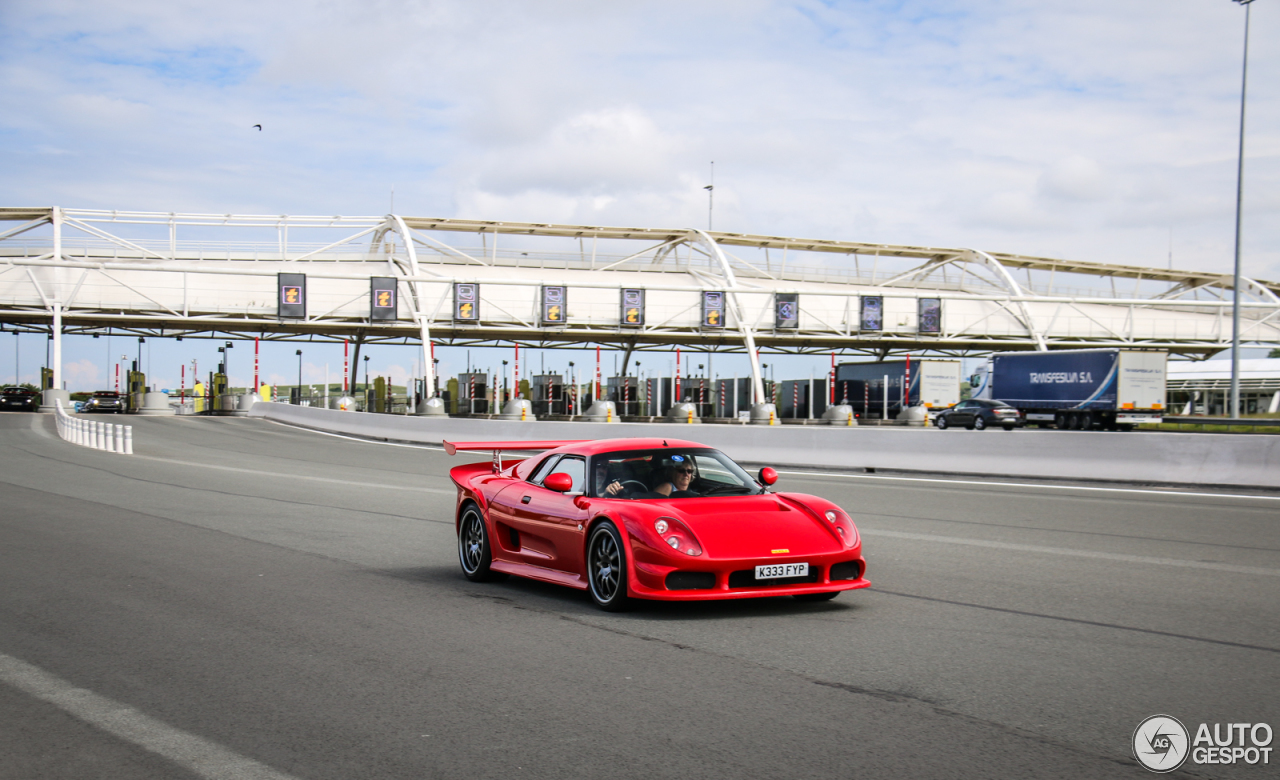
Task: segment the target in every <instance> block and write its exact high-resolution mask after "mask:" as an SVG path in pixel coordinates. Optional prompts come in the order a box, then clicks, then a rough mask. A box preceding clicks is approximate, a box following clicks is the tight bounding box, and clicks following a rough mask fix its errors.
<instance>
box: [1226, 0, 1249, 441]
mask: <svg viewBox="0 0 1280 780" xmlns="http://www.w3.org/2000/svg"><path fill="white" fill-rule="evenodd" d="M1234 2H1237V3H1239V4H1240V5H1243V6H1244V65H1243V66H1242V67H1241V74H1240V149H1239V153H1238V155H1237V157H1236V258H1235V272H1234V275H1233V276H1232V284H1231V409H1230V410H1229V411H1228V416H1230V417H1239V416H1240V205H1241V203H1242V202H1243V201H1244V98H1245V93H1246V92H1247V90H1248V86H1249V10H1250V9H1249V4H1250V3H1252V2H1253V0H1234Z"/></svg>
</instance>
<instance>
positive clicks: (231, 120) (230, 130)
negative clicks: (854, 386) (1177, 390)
mask: <svg viewBox="0 0 1280 780" xmlns="http://www.w3.org/2000/svg"><path fill="white" fill-rule="evenodd" d="M1251 14H1252V29H1251V50H1250V55H1249V76H1250V79H1249V91H1248V104H1247V105H1248V121H1247V126H1246V127H1247V132H1246V149H1245V165H1244V170H1245V178H1244V209H1243V225H1242V241H1241V257H1242V264H1243V268H1244V273H1245V274H1246V275H1248V276H1254V277H1258V278H1263V279H1272V280H1275V279H1280V45H1278V44H1277V42H1280V4H1277V2H1275V0H1257V2H1254V3H1253V4H1252V6H1251ZM1244 16H1245V9H1244V8H1243V7H1242V6H1240V5H1238V4H1237V3H1235V2H1231V1H1230V0H1120V1H1119V2H1117V1H1116V0H1105V1H1103V0H1074V1H1073V2H1070V3H1056V4H1046V3H1039V2H1031V1H1030V0H1022V1H1020V2H1019V1H1015V0H916V1H915V2H888V1H886V2H834V1H833V2H817V1H808V0H804V1H799V2H782V1H776V2H774V1H769V0H732V1H726V2H718V1H713V0H708V1H707V2H691V1H690V0H683V1H682V2H661V1H654V2H643V1H639V2H630V3H599V2H586V1H585V0H583V1H579V0H560V1H556V0H549V1H548V2H541V3H527V2H514V1H513V2H485V1H483V0H471V1H469V2H454V1H452V0H448V1H444V2H426V1H424V2H407V1H396V0H370V1H368V2H360V3H355V2H350V3H341V2H301V1H294V0H279V1H278V2H272V3H262V2H238V1H236V0H223V2H219V3H216V4H210V3H195V2H181V1H180V0H178V1H175V0H166V1H165V2H150V1H149V0H137V1H135V2H111V3H101V2H78V1H75V0H41V1H40V2H27V0H5V2H3V3H0V90H2V91H3V98H4V104H5V111H4V112H2V113H0V136H2V139H3V143H0V164H2V165H3V170H4V175H3V176H0V205H6V206H34V205H39V206H49V205H58V206H66V207H76V208H110V209H127V210H156V211H178V212H216V213H227V212H233V213H259V214H350V215H376V214H383V213H387V212H388V211H390V210H391V209H392V191H393V189H394V209H395V211H396V212H398V213H401V214H409V215H417V216H432V217H462V218H474V219H496V220H505V221H556V222H574V223H590V224H612V225H636V226H664V227H665V226H680V227H686V226H693V227H705V226H706V225H707V223H708V213H707V212H708V209H707V206H708V201H707V192H706V191H705V190H704V189H703V187H704V186H705V185H707V184H709V183H711V181H712V179H711V176H712V165H711V163H712V162H713V161H714V183H715V210H714V214H713V215H712V221H713V227H714V228H716V229H718V230H732V231H746V232H754V233H767V234H772V235H792V236H807V237H817V238H830V239H842V240H853V241H875V242H889V243H899V244H925V245H934V246H953V247H954V246H968V247H976V248H980V249H985V250H988V251H1001V252H1017V253H1024V254H1033V255H1041V256H1049V257H1063V258H1069V259H1081V260H1093V261H1101V262H1114V263H1127V264H1135V265H1149V266H1166V265H1169V264H1172V265H1173V266H1174V267H1175V268H1180V269H1191V270H1203V271H1218V272H1229V271H1230V269H1231V266H1232V260H1233V247H1234V225H1235V195H1236V163H1237V153H1238V147H1237V144H1238V133H1239V122H1240V88H1241V84H1240V77H1241V60H1242V53H1243V38H1244ZM255 124H261V125H262V130H261V131H259V130H256V129H254V127H253V125H255ZM26 340H29V341H30V342H31V343H30V344H25V345H24V346H23V347H22V348H21V352H22V354H21V356H20V357H21V361H20V363H21V365H20V367H19V374H20V375H21V376H22V377H23V378H24V379H27V378H28V377H35V376H38V366H39V365H41V364H42V362H43V361H42V359H43V348H42V347H43V346H44V345H38V344H36V339H35V338H34V337H24V341H26ZM14 341H16V339H15V338H14V337H13V336H12V335H11V334H4V335H3V338H0V377H4V381H8V378H7V377H6V376H5V375H6V374H8V373H10V372H9V369H7V368H6V367H5V366H6V359H7V361H8V365H9V366H12V365H13V360H14V357H15V350H14V345H13V344H11V343H10V342H14ZM81 342H84V343H81ZM136 346H137V345H136V344H135V345H134V351H136ZM153 348H154V349H155V350H156V353H155V356H156V358H157V360H158V363H157V366H156V368H155V369H154V370H153V372H152V374H153V379H156V380H157V382H158V383H160V384H163V385H166V386H175V387H176V385H177V383H178V381H179V376H178V373H177V367H178V366H180V365H183V364H187V365H189V361H190V360H191V359H193V358H194V359H197V360H198V361H200V362H201V363H202V364H204V363H206V362H209V363H211V362H212V361H213V360H214V357H215V354H216V353H213V350H214V348H215V345H214V344H212V343H208V342H194V340H190V339H189V340H186V341H184V342H182V344H176V343H174V342H166V343H159V344H156V345H154V347H153ZM264 349H267V348H266V347H264ZM304 349H305V350H306V352H307V354H304V361H303V362H304V365H303V373H304V381H310V382H317V381H323V372H324V365H325V364H326V363H328V364H329V366H330V371H331V372H333V371H340V370H341V354H340V348H335V347H332V346H330V347H324V348H321V347H319V346H315V347H310V348H304ZM107 350H108V348H107V347H104V346H103V345H102V344H100V343H96V342H93V341H92V340H89V339H79V338H78V339H68V346H67V358H68V359H67V369H66V373H67V379H68V386H69V387H71V388H72V389H89V386H97V385H100V384H102V382H103V381H105V380H106V379H107V374H109V373H110V365H109V364H108V363H107V362H106V358H105V357H103V356H104V355H106V354H107ZM239 350H240V351H237V352H234V353H233V355H234V356H235V358H237V359H238V358H240V355H241V352H242V351H245V350H244V348H243V347H239ZM294 350H295V347H293V346H287V345H270V349H269V350H268V352H269V354H270V357H269V360H270V363H271V367H272V372H273V374H274V375H278V376H279V377H282V378H283V379H284V380H285V381H288V382H294V381H296V373H297V372H296V360H297V358H296V356H295V355H294ZM277 352H279V354H276V353H277ZM312 353H314V354H315V359H314V360H312V359H311V358H310V355H311V354H312ZM370 354H371V356H372V359H371V361H370V362H371V364H374V363H376V364H377V365H373V371H374V372H375V373H376V372H378V371H382V372H383V373H390V374H391V375H392V376H393V377H394V376H396V371H397V370H399V371H403V372H405V373H404V374H403V376H408V374H409V372H411V371H413V363H414V360H415V357H416V351H414V350H410V349H409V348H404V347H401V348H391V347H385V348H376V349H373V350H372V351H371V352H370ZM482 354H483V355H484V356H485V357H484V358H483V359H484V360H485V361H486V362H491V363H494V364H495V365H496V364H497V362H496V361H497V358H498V353H496V352H484V353H482ZM586 356H587V353H585V352H584V353H580V354H579V355H577V358H578V359H579V360H581V359H583V358H584V357H586ZM437 357H440V358H441V360H442V368H445V369H446V370H445V372H444V373H456V372H457V371H459V370H461V369H462V368H464V367H465V366H464V365H462V364H465V356H463V355H462V354H461V353H459V351H458V350H457V349H449V348H446V349H443V350H441V352H440V353H438V354H437ZM477 359H479V357H478V356H477ZM569 359H574V358H572V357H570V356H569V355H568V354H567V353H566V354H560V355H556V356H553V362H559V364H560V365H561V366H563V365H564V364H565V363H566V362H567V360H569ZM590 359H591V360H594V358H593V357H590ZM29 360H30V361H31V362H30V365H28V361H29ZM235 362H236V361H235V360H233V364H232V368H233V374H234V373H236V371H235V369H236V365H235ZM575 362H577V361H575ZM606 362H607V361H606ZM668 362H669V361H668ZM820 363H821V360H820V359H818V358H779V365H780V366H783V367H784V368H783V369H782V370H786V371H790V372H792V373H793V374H796V375H807V371H808V370H809V369H810V368H814V367H817V369H818V370H821V368H820ZM723 364H724V367H725V372H726V373H728V372H729V371H731V370H740V369H735V368H733V366H734V363H733V360H732V359H731V358H725V359H724V361H723ZM308 365H309V366H310V368H308ZM579 365H582V363H581V362H579ZM77 366H79V368H77ZM744 367H745V361H744ZM201 370H202V371H203V370H204V369H203V368H202V369H201ZM95 371H96V372H97V373H96V375H95ZM288 377H293V378H288Z"/></svg>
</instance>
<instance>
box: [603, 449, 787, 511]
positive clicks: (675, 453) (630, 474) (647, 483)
mask: <svg viewBox="0 0 1280 780" xmlns="http://www.w3.org/2000/svg"><path fill="white" fill-rule="evenodd" d="M591 464H592V465H591V473H592V477H593V479H592V489H593V491H594V495H596V496H601V497H606V498H628V499H667V498H704V497H707V496H750V495H757V494H759V493H762V492H764V488H762V487H761V486H760V485H759V484H758V483H757V482H756V481H755V480H754V479H752V478H751V476H750V475H749V474H747V472H746V471H743V469H742V467H741V466H739V465H738V464H737V463H734V462H733V461H732V460H731V459H730V458H729V456H727V455H725V454H724V453H723V452H720V451H718V450H713V449H710V448H699V449H676V448H661V449H654V450H629V451H626V452H609V453H605V454H603V455H596V456H595V457H593V458H592V459H591Z"/></svg>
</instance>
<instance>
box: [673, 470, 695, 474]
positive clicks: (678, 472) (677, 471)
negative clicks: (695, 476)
mask: <svg viewBox="0 0 1280 780" xmlns="http://www.w3.org/2000/svg"><path fill="white" fill-rule="evenodd" d="M676 473H677V474H692V473H693V469H676Z"/></svg>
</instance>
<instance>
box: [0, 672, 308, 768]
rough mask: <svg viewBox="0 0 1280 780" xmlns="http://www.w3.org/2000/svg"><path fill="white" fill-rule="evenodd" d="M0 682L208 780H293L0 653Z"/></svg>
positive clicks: (202, 738)
mask: <svg viewBox="0 0 1280 780" xmlns="http://www.w3.org/2000/svg"><path fill="white" fill-rule="evenodd" d="M0 681H2V682H5V683H8V684H9V685H12V686H13V687H15V688H17V689H18V690H21V691H25V692H26V693H28V694H30V695H32V696H34V697H36V698H37V699H41V700H43V701H46V702H49V703H50V704H52V705H54V706H55V707H57V708H58V709H60V710H62V711H63V712H66V713H69V714H71V715H73V716H75V717H77V718H79V719H80V720H82V721H84V722H85V723H88V724H90V725H92V726H95V727H97V728H99V729H102V730H103V731H105V732H107V733H109V734H112V735H114V736H116V737H119V738H120V739H123V740H125V741H126V742H130V743H132V744H134V745H137V746H139V747H141V748H143V749H145V750H149V751H151V752H152V753H155V754H156V755H159V756H162V757H164V758H167V759H169V760H170V761H172V762H174V763H175V764H178V765H180V766H182V767H184V768H186V769H188V770H190V771H191V772H194V773H195V774H197V775H199V776H201V777H207V778H209V779H210V780H294V778H293V776H292V775H287V774H285V773H283V772H277V771H276V770H274V769H272V768H271V767H269V766H267V765H266V764H261V763H258V762H257V761H254V760H253V759H251V758H246V757H245V756H242V755H240V754H238V753H234V752H232V751H230V750H228V749H227V748H224V747H222V746H221V745H219V744H216V743H214V742H210V741H209V740H207V739H205V738H204V737H199V736H196V735H195V734H189V733H187V732H185V731H182V730H181V729H177V728H174V727H173V726H170V725H168V724H167V723H163V722H161V721H159V720H156V719H155V718H152V717H150V716H149V715H145V714H143V713H141V712H139V711H138V710H135V709H133V708H132V707H129V706H127V705H125V704H121V703H120V702H117V701H112V700H111V699H108V698H106V697H105V696H99V695H98V694H96V693H94V692H93V691H87V690H85V689H83V688H77V687H75V686H74V685H72V684H71V683H69V682H67V681H66V680H63V679H61V678H59V677H55V676H54V675H52V674H49V673H48V672H46V671H44V670H43V669H40V668H39V667H36V666H32V665H31V664H29V663H27V662H25V661H21V660H19V659H17V658H13V657H12V656H8V655H4V654H3V653H0Z"/></svg>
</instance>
